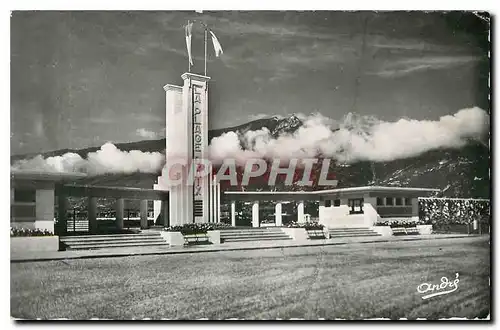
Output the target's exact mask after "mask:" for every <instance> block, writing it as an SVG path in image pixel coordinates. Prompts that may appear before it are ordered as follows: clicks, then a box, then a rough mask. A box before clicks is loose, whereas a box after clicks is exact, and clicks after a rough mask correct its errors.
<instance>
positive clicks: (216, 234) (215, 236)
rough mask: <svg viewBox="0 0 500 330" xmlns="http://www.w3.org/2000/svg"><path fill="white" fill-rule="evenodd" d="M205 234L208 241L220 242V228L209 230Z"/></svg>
mask: <svg viewBox="0 0 500 330" xmlns="http://www.w3.org/2000/svg"><path fill="white" fill-rule="evenodd" d="M207 236H208V241H209V242H210V243H212V244H220V230H209V231H208V232H207Z"/></svg>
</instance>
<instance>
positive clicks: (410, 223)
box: [375, 220, 421, 228]
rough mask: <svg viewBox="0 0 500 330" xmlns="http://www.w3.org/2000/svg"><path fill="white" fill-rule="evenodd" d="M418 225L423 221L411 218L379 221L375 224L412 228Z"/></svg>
mask: <svg viewBox="0 0 500 330" xmlns="http://www.w3.org/2000/svg"><path fill="white" fill-rule="evenodd" d="M417 225H421V223H418V222H416V221H411V220H396V221H379V222H377V223H376V224H375V226H390V227H391V228H412V227H416V226H417Z"/></svg>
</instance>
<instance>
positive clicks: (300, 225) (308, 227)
mask: <svg viewBox="0 0 500 330" xmlns="http://www.w3.org/2000/svg"><path fill="white" fill-rule="evenodd" d="M287 227H288V228H304V229H305V230H323V228H325V226H323V225H321V224H319V223H315V222H306V223H298V222H292V223H290V224H288V225H287Z"/></svg>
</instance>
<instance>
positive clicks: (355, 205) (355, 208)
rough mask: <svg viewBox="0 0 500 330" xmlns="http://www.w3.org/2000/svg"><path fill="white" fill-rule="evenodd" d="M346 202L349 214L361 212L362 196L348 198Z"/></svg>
mask: <svg viewBox="0 0 500 330" xmlns="http://www.w3.org/2000/svg"><path fill="white" fill-rule="evenodd" d="M347 204H348V205H349V207H350V208H351V210H350V211H349V214H360V213H363V198H358V199H349V200H348V201H347Z"/></svg>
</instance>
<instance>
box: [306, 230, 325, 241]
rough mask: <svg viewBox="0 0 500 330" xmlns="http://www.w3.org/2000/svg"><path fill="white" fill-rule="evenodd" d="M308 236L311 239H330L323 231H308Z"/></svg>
mask: <svg viewBox="0 0 500 330" xmlns="http://www.w3.org/2000/svg"><path fill="white" fill-rule="evenodd" d="M307 236H308V237H309V239H325V238H328V237H327V236H326V233H325V231H324V230H323V229H311V230H307Z"/></svg>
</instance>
